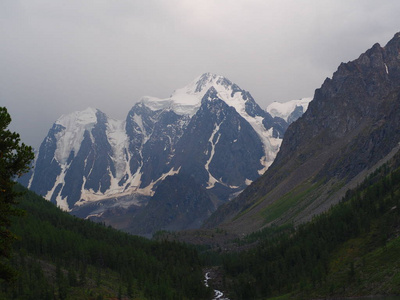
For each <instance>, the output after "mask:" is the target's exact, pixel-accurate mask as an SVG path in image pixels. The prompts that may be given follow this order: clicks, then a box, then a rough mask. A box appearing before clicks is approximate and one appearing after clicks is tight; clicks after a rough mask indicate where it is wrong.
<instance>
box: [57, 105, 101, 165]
mask: <svg viewBox="0 0 400 300" xmlns="http://www.w3.org/2000/svg"><path fill="white" fill-rule="evenodd" d="M97 112H98V110H97V109H95V108H92V107H88V108H86V109H85V110H83V111H76V112H73V113H70V114H68V115H62V116H61V117H60V118H59V119H58V120H57V121H56V122H55V124H56V125H59V126H61V128H63V129H64V130H60V131H59V132H58V133H56V139H57V150H56V153H55V158H56V159H57V161H58V162H59V163H61V164H64V163H65V162H66V161H67V159H68V158H69V156H70V154H71V152H72V151H73V152H74V153H75V154H76V153H78V151H79V148H80V146H81V143H82V140H83V135H84V133H85V131H86V130H88V131H90V130H91V129H92V128H93V127H94V125H95V124H96V123H97V116H96V114H97Z"/></svg>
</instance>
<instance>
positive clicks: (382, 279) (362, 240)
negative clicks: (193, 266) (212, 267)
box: [222, 153, 400, 299]
mask: <svg viewBox="0 0 400 300" xmlns="http://www.w3.org/2000/svg"><path fill="white" fill-rule="evenodd" d="M399 164H400V155H399V153H398V154H397V155H396V156H395V157H394V159H393V160H391V161H390V162H388V163H387V164H385V165H383V166H382V167H381V168H380V169H378V170H377V171H375V172H374V173H373V174H372V175H370V176H369V177H368V178H367V179H366V180H365V181H364V182H363V183H362V184H361V185H360V186H358V187H357V189H355V190H349V191H348V192H347V194H346V196H345V197H344V198H343V200H342V201H341V202H340V203H339V204H338V205H336V206H334V207H332V208H331V209H330V210H329V211H328V212H326V213H324V214H322V215H320V216H318V217H315V218H314V219H313V220H312V221H311V222H309V223H306V224H303V225H300V226H299V227H297V228H294V227H293V226H285V227H272V228H271V227H269V228H266V229H265V230H264V231H261V232H257V233H253V234H252V235H249V236H247V240H246V239H244V240H241V243H246V242H248V243H252V242H254V241H255V240H258V241H259V244H258V245H257V246H256V247H255V248H253V249H251V250H248V251H244V252H240V253H229V254H224V255H222V269H223V271H224V272H225V278H224V282H225V284H226V286H225V289H226V290H228V291H230V293H231V295H230V296H231V297H232V299H265V298H270V297H277V296H282V295H285V296H286V297H287V298H289V297H294V298H304V299H312V298H325V297H344V296H346V297H347V296H365V295H374V294H381V295H382V294H400V276H399V274H400V273H399V270H400V256H399V255H398V253H400V236H399V235H400V168H399Z"/></svg>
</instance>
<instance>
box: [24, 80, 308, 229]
mask: <svg viewBox="0 0 400 300" xmlns="http://www.w3.org/2000/svg"><path fill="white" fill-rule="evenodd" d="M310 100H311V99H306V100H298V101H297V102H298V106H296V103H297V102H290V103H289V104H287V105H286V106H285V105H283V104H282V105H283V106H282V108H281V109H275V110H274V112H275V115H274V116H272V115H271V114H269V113H268V112H267V111H265V110H263V109H261V108H260V106H259V105H258V104H257V103H256V102H255V100H254V99H253V98H252V96H251V95H250V93H248V92H247V91H245V90H242V89H241V88H239V86H237V85H236V84H234V83H232V82H231V81H229V80H228V79H226V78H224V77H222V76H218V75H215V74H210V73H206V74H203V75H202V76H200V77H198V78H196V79H195V80H194V81H193V82H191V83H190V84H188V85H187V86H185V87H184V88H181V89H178V90H176V91H174V92H173V93H172V95H171V96H170V97H168V98H165V99H158V98H154V97H144V98H143V99H142V100H141V101H139V102H138V103H136V104H135V105H134V106H133V107H132V109H131V110H130V111H129V113H128V115H127V118H126V120H123V121H121V120H113V119H110V118H109V117H107V115H106V114H104V113H103V112H101V111H99V110H97V109H93V108H88V109H86V110H84V111H81V112H75V113H72V114H69V115H64V116H62V117H60V118H59V119H58V120H57V121H56V122H55V123H54V125H53V127H52V128H51V129H50V131H49V133H48V135H47V137H46V138H45V139H44V141H43V143H42V144H41V146H40V149H39V153H38V155H37V159H36V163H35V168H34V172H33V174H31V177H30V179H29V182H28V187H29V188H30V189H31V190H33V191H35V192H37V193H38V194H40V195H43V196H44V197H45V198H46V199H48V200H50V201H52V202H54V203H56V204H57V205H58V206H60V207H61V208H62V209H64V210H67V211H70V212H71V213H73V214H75V215H77V216H79V217H82V218H87V217H93V218H95V219H97V220H101V221H104V222H107V223H110V224H112V225H114V226H116V227H118V228H121V229H125V230H129V231H131V232H134V233H140V234H146V233H151V232H153V231H155V230H158V229H174V230H177V229H183V228H196V227H199V226H200V225H201V223H202V221H203V220H204V219H205V218H207V217H208V216H210V215H211V213H212V212H213V211H215V209H216V208H217V207H218V206H219V205H220V204H221V203H225V202H227V201H228V200H229V199H231V198H232V197H234V195H235V194H237V193H239V192H241V191H242V190H243V189H245V188H246V187H247V186H248V185H249V184H250V183H251V182H253V181H254V180H256V179H257V178H258V177H259V176H260V175H261V174H263V173H264V172H265V170H266V169H267V168H268V167H269V166H270V165H271V163H272V161H273V160H274V159H275V156H276V153H277V152H278V150H279V147H280V144H281V141H282V137H283V135H284V133H285V131H286V129H287V127H288V125H289V124H290V122H291V121H289V120H294V119H296V118H298V117H299V116H300V115H301V114H302V112H303V110H305V109H307V106H308V102H309V101H310ZM293 104H294V105H293ZM296 107H297V108H296ZM291 112H293V114H291ZM282 116H283V117H284V118H285V119H283V118H282ZM170 177H174V178H173V179H172V178H170ZM167 178H168V179H167ZM189 183H190V184H189ZM171 184H172V185H173V186H175V190H174V189H173V188H172V190H171V186H170V185H171ZM177 187H179V189H178V188H177ZM173 208H174V209H175V208H176V209H175V210H174V209H173ZM189 211H192V214H187V215H186V216H184V217H183V212H186V213H187V212H189Z"/></svg>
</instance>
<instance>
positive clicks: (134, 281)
mask: <svg viewBox="0 0 400 300" xmlns="http://www.w3.org/2000/svg"><path fill="white" fill-rule="evenodd" d="M16 188H17V190H18V192H23V196H21V197H19V198H18V201H19V205H18V207H19V208H21V209H23V210H25V212H26V213H25V216H23V217H15V218H14V220H13V222H12V223H13V225H12V227H11V231H12V232H13V233H15V234H16V235H17V236H18V240H17V241H16V242H14V253H13V256H12V259H11V260H10V264H11V266H12V267H13V268H14V269H16V270H17V271H18V274H19V275H18V277H17V279H16V280H15V281H14V282H11V283H6V282H1V283H0V287H1V289H0V299H110V298H111V299H207V298H208V299H209V298H211V291H210V289H207V288H206V287H205V286H204V284H203V278H204V277H203V273H202V269H201V265H200V260H199V256H198V253H197V251H196V250H195V249H194V248H192V247H189V246H185V245H182V244H179V243H176V242H167V241H160V242H155V241H150V240H147V239H144V238H141V237H135V236H131V235H129V234H126V233H122V232H119V231H117V230H115V229H112V228H108V227H105V226H104V225H102V224H97V223H94V222H91V221H87V220H81V219H78V218H76V217H73V216H71V215H69V214H68V213H66V212H62V211H60V210H59V209H58V208H57V207H55V206H54V205H53V204H52V203H50V202H48V201H46V200H44V199H43V198H42V197H39V196H37V195H36V194H34V193H32V192H30V191H27V190H25V189H24V188H23V187H21V186H17V187H16Z"/></svg>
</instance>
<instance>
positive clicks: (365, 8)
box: [0, 0, 400, 147]
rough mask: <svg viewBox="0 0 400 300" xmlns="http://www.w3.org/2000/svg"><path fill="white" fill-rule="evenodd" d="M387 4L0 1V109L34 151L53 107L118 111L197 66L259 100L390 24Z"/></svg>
mask: <svg viewBox="0 0 400 300" xmlns="http://www.w3.org/2000/svg"><path fill="white" fill-rule="evenodd" d="M399 13H400V1H398V0H380V1H376V0H331V1H328V0H165V1H163V0H159V1H157V0H140V1H139V0H62V1H61V0H0V106H6V107H7V108H8V110H9V112H10V114H11V117H12V119H13V122H12V126H11V129H12V130H13V131H17V132H18V133H20V134H21V137H22V140H23V141H24V142H25V143H27V144H29V145H32V146H34V147H38V146H39V145H40V143H41V142H42V140H43V138H44V137H45V136H46V134H47V132H48V130H49V129H50V127H51V126H52V124H53V122H54V121H55V120H57V119H58V118H59V117H60V116H61V115H62V114H68V113H71V112H74V111H78V110H83V109H85V108H86V107H88V106H91V107H95V108H98V109H100V110H102V111H103V112H104V113H106V114H107V115H108V116H110V117H112V118H116V119H125V117H126V115H127V113H128V111H129V109H130V108H131V107H132V106H133V105H134V104H135V103H136V102H137V101H139V100H140V98H141V97H142V96H145V95H150V96H155V97H160V98H164V97H168V96H169V95H170V94H171V93H172V92H173V91H174V90H175V89H177V88H180V87H183V86H185V85H186V84H187V83H189V82H191V81H192V80H193V79H194V78H195V77H197V76H199V75H201V74H202V73H204V72H212V73H216V74H219V75H223V76H225V77H227V78H228V79H230V80H231V81H233V82H234V83H236V84H237V85H239V86H240V87H241V88H242V89H245V90H247V91H249V92H250V93H251V94H252V95H253V97H254V98H255V100H256V102H257V103H259V104H260V106H261V107H263V108H265V107H266V106H267V105H268V104H269V103H271V102H273V101H280V102H284V101H288V100H292V99H299V98H302V97H312V96H313V95H314V91H315V89H317V88H319V87H320V86H321V84H322V82H323V81H324V79H325V78H326V77H331V76H332V73H333V72H334V71H336V69H337V67H338V65H339V64H340V63H341V62H347V61H350V60H353V59H356V58H357V57H358V56H359V55H360V54H361V53H362V52H365V51H366V50H367V49H368V48H370V47H371V46H372V45H373V44H374V43H376V42H378V43H380V44H381V45H382V46H384V45H385V44H386V43H387V42H388V41H389V40H390V39H391V38H392V37H393V36H394V34H395V33H396V32H398V31H400V17H399Z"/></svg>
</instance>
